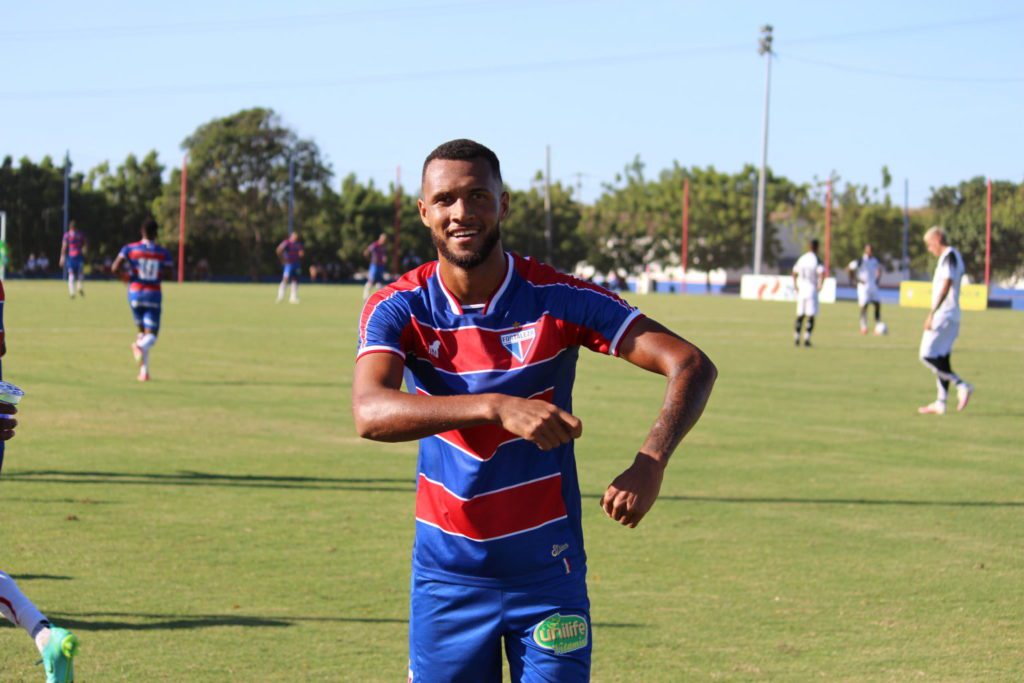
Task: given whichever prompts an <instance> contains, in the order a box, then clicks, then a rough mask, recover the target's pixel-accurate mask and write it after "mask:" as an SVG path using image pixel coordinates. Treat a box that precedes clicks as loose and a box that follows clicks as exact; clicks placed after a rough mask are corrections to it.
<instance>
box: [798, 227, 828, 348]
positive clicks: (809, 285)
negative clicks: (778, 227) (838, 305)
mask: <svg viewBox="0 0 1024 683" xmlns="http://www.w3.org/2000/svg"><path fill="white" fill-rule="evenodd" d="M824 284H825V266H823V265H821V260H819V259H818V240H811V241H810V242H808V243H807V251H806V252H804V254H803V256H801V257H800V258H798V259H797V260H796V263H794V264H793V287H794V288H796V331H795V332H793V346H800V329H801V328H802V327H803V324H804V318H805V317H806V318H807V333H806V334H805V335H804V346H810V345H811V332H813V331H814V316H816V315H818V292H820V291H821V288H822V286H823V285H824Z"/></svg>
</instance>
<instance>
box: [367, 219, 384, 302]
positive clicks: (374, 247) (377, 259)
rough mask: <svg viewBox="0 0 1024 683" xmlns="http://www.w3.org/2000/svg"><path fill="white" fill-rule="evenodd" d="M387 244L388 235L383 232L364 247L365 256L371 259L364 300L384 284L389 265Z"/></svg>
mask: <svg viewBox="0 0 1024 683" xmlns="http://www.w3.org/2000/svg"><path fill="white" fill-rule="evenodd" d="M387 245H388V236H387V235H385V234H384V233H381V234H380V237H378V238H377V239H376V240H374V241H373V242H370V244H369V246H367V247H366V249H363V256H366V257H368V258H369V259H370V270H369V272H368V273H367V275H366V284H365V285H363V301H366V300H367V299H369V298H370V295H371V294H373V293H374V292H376V291H377V290H378V289H380V288H381V287H383V286H384V274H385V271H386V270H387V267H388V246H387Z"/></svg>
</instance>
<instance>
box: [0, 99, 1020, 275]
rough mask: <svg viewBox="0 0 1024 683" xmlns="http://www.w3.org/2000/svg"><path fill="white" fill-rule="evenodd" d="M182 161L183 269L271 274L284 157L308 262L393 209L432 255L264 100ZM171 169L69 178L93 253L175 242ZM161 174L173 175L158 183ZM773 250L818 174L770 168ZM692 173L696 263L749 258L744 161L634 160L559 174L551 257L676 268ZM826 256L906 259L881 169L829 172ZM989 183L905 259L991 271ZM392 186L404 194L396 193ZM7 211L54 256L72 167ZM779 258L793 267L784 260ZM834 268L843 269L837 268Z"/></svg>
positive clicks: (534, 195) (898, 217) (408, 201)
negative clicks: (149, 231) (593, 193)
mask: <svg viewBox="0 0 1024 683" xmlns="http://www.w3.org/2000/svg"><path fill="white" fill-rule="evenodd" d="M182 148H183V149H184V150H185V151H187V153H188V158H189V162H188V169H187V181H188V189H187V199H186V206H187V209H186V210H187V213H186V216H187V218H186V224H187V232H188V236H187V241H188V245H187V254H188V256H187V264H186V266H187V268H188V270H189V272H191V271H192V269H193V268H194V266H195V265H196V264H197V263H198V261H199V260H200V259H202V260H204V262H205V263H204V265H205V266H206V267H208V268H209V269H210V270H211V271H212V272H213V273H215V274H216V275H225V276H235V277H239V276H240V277H249V278H253V279H257V278H260V277H263V276H267V275H271V274H273V273H276V272H277V270H278V264H277V259H276V258H275V254H274V249H275V247H276V245H277V244H278V242H280V240H282V239H283V238H284V237H285V235H286V234H287V229H288V202H289V166H292V167H293V169H294V186H295V196H294V221H295V225H296V227H297V229H298V230H299V233H300V235H301V237H302V240H303V242H304V244H305V247H306V254H307V255H306V262H307V263H319V264H321V265H324V266H330V267H331V268H332V271H333V272H334V273H335V274H336V276H337V277H340V278H347V277H351V276H353V275H354V274H356V273H357V272H358V271H360V270H362V269H363V268H365V265H366V262H365V258H364V257H363V249H364V248H365V247H366V245H367V244H369V243H370V242H371V241H373V240H374V239H375V238H376V237H377V236H378V235H379V234H380V233H382V232H386V233H389V234H390V233H392V232H393V229H394V228H393V226H394V224H395V216H396V211H397V213H398V221H399V227H400V244H399V245H398V250H399V253H400V254H401V255H402V261H403V262H404V263H414V262H418V261H424V260H429V259H432V258H434V252H433V249H432V246H431V242H430V238H429V235H428V233H427V231H426V229H425V228H424V227H423V226H422V224H421V223H420V220H419V214H418V212H417V209H416V197H415V196H414V195H411V194H409V193H403V192H402V191H401V188H396V187H395V186H394V185H389V186H388V187H387V188H381V187H377V186H375V184H374V183H373V181H372V180H371V181H368V182H361V181H360V180H359V179H358V178H357V177H356V176H355V175H352V174H350V175H347V176H345V177H344V178H341V179H340V182H335V177H334V173H333V172H332V170H331V168H330V167H329V166H328V165H327V163H326V162H325V161H324V159H323V157H322V155H321V153H320V150H319V148H318V147H317V145H316V143H315V142H313V141H312V140H310V139H306V138H302V137H300V136H299V135H298V134H297V133H296V132H295V131H293V130H291V129H289V128H288V127H287V126H285V125H284V124H283V123H282V122H281V119H280V117H279V116H278V115H277V114H276V113H275V112H274V111H273V110H270V109H264V108H253V109H247V110H243V111H240V112H237V113H235V114H232V115H230V116H226V117H223V118H218V119H214V120H212V121H209V122H207V123H205V124H203V125H201V126H199V127H198V128H197V129H196V130H195V131H194V132H193V133H192V134H191V135H189V136H188V137H187V138H186V139H185V140H184V141H183V142H182ZM166 170H167V169H166V168H165V167H164V165H163V164H162V163H161V162H160V160H159V159H158V158H157V154H156V153H155V152H149V153H148V154H146V155H145V156H144V157H142V158H141V159H140V158H138V157H136V156H135V155H133V154H132V155H129V156H128V157H127V158H126V159H125V160H124V162H123V163H122V164H120V165H119V166H117V167H116V168H112V167H111V165H110V164H109V163H107V162H103V163H101V164H99V165H98V166H96V167H95V168H92V169H90V170H88V171H87V172H82V171H76V172H74V173H73V174H72V175H71V177H70V216H71V218H73V219H75V220H76V224H77V226H78V228H79V229H80V230H82V231H83V232H84V233H85V235H86V238H87V241H88V252H87V262H89V263H90V264H93V266H94V267H95V266H96V265H97V264H101V263H103V262H104V261H109V260H111V259H113V257H114V256H115V255H116V253H117V250H118V249H119V248H120V247H121V245H123V244H124V243H125V242H128V241H131V240H134V239H137V237H138V226H139V224H140V223H141V221H142V220H143V218H145V217H146V216H147V215H153V216H155V217H156V218H157V220H158V221H159V223H160V226H161V241H162V242H163V243H164V244H165V245H166V246H168V247H169V248H171V249H172V251H173V250H174V249H176V247H177V243H178V232H179V231H178V228H179V225H178V224H179V200H180V188H181V172H182V171H181V169H180V168H172V169H171V170H170V173H169V174H165V171H166ZM165 175H166V176H167V179H166V181H165V180H164V178H165ZM767 180H768V182H767V200H766V206H767V213H768V220H767V221H766V226H765V232H766V234H765V241H764V245H765V248H764V258H765V264H766V265H767V266H768V267H771V266H772V265H775V264H778V263H779V257H780V241H781V237H782V236H783V235H784V234H785V233H786V232H788V233H789V236H790V237H791V238H792V239H804V238H809V237H812V236H816V237H821V236H822V235H823V232H824V226H825V209H824V199H825V187H826V183H825V181H824V180H823V179H820V178H815V179H813V180H812V181H811V182H804V183H798V182H795V181H793V180H790V179H788V178H786V177H784V176H780V175H775V174H772V173H769V176H768V179H767ZM542 181H543V177H542V176H541V175H540V173H539V172H538V174H537V177H536V182H533V183H531V187H530V188H528V189H515V188H507V189H508V191H509V193H510V194H511V195H512V201H511V207H512V209H511V213H510V215H509V216H508V218H507V219H506V220H505V221H504V222H503V223H502V236H503V242H504V244H505V246H506V247H507V248H509V249H512V250H515V251H518V252H520V253H523V254H527V255H532V256H534V257H537V258H541V259H546V258H547V256H548V254H547V251H548V247H547V240H546V235H545V229H544V226H545V202H544V187H543V182H542ZM687 181H688V182H689V188H690V190H689V192H690V195H689V239H688V261H689V264H688V265H689V267H690V269H695V270H701V271H707V270H713V269H715V268H725V269H742V268H744V267H748V266H749V264H750V263H751V260H752V255H753V243H754V238H753V226H754V215H755V195H756V186H757V173H756V169H755V168H754V167H753V166H751V165H746V166H744V167H743V168H741V169H739V170H738V171H735V172H731V173H730V172H726V171H720V170H717V169H715V168H714V167H712V166H708V167H697V166H691V167H684V166H681V165H679V164H678V163H674V164H673V166H672V167H671V168H668V169H663V170H661V171H659V172H658V173H657V174H654V175H652V174H649V173H648V171H647V168H646V166H645V165H644V163H643V162H642V161H641V159H640V158H639V157H637V158H635V159H633V160H632V161H631V162H629V163H628V164H626V165H625V166H624V168H623V171H622V172H621V173H620V174H619V175H618V176H617V177H616V178H615V180H614V182H612V183H607V184H605V185H604V186H603V187H602V190H601V193H600V195H599V196H598V198H597V199H596V200H595V201H594V202H593V203H592V204H584V203H582V202H581V201H579V198H578V197H577V196H575V193H574V191H573V189H572V187H571V186H567V185H564V184H563V183H561V182H555V183H553V184H552V185H551V214H552V245H551V260H552V261H553V262H554V264H555V265H556V266H557V267H559V268H562V269H563V270H572V269H573V268H574V267H575V266H576V265H577V264H579V263H581V262H586V263H589V264H591V265H593V266H594V267H595V268H596V269H597V270H598V271H600V272H607V271H610V270H613V269H614V270H618V271H620V272H627V273H632V272H637V271H639V270H642V269H643V268H644V266H645V265H646V264H649V263H652V262H659V263H662V264H663V265H665V266H672V265H678V264H679V262H680V258H681V256H680V251H681V242H682V235H681V224H682V212H683V202H682V188H683V184H684V182H687ZM832 183H833V187H834V197H833V209H832V215H831V222H832V223H831V224H832V263H833V264H834V265H835V266H838V268H841V267H842V266H843V264H845V263H847V262H848V261H850V260H852V259H854V258H856V257H857V256H858V255H859V254H860V252H861V249H862V247H863V245H864V243H866V242H870V243H871V244H872V245H874V247H875V253H876V255H878V256H879V258H880V259H881V260H882V261H883V262H884V263H885V264H886V265H887V266H888V267H889V268H891V269H894V270H895V269H898V268H899V267H900V260H901V255H902V234H903V229H904V220H905V216H904V211H903V208H902V207H900V206H899V205H898V204H897V203H894V202H893V201H892V199H891V197H890V188H891V176H890V175H889V172H888V170H887V169H885V168H884V167H883V169H882V173H881V178H880V182H879V184H878V185H877V186H868V185H861V184H856V183H849V182H845V183H844V182H843V181H842V180H841V179H840V178H836V177H833V179H832ZM986 191H987V188H986V182H985V180H984V179H983V178H980V177H979V178H972V179H970V180H965V181H963V182H961V183H959V184H958V185H956V186H943V187H939V188H932V191H931V194H930V197H929V200H928V204H927V206H926V207H923V208H918V209H914V210H912V211H911V212H910V213H909V233H910V239H909V247H910V254H909V256H910V260H911V267H912V270H913V271H915V272H924V271H927V270H928V263H929V262H928V255H927V253H926V252H925V250H924V248H923V246H922V245H921V236H922V235H923V233H924V231H925V230H926V229H927V228H928V227H929V226H931V225H934V224H939V225H942V226H943V227H945V228H946V230H947V231H948V232H949V233H950V236H951V241H952V242H953V244H955V245H956V246H958V247H959V248H960V250H961V251H962V252H963V254H964V257H965V260H966V262H967V270H968V273H969V274H970V276H971V277H972V278H973V279H974V280H981V279H982V278H983V277H984V258H985V202H986ZM396 195H397V196H396ZM992 203H993V222H992V224H993V230H992V232H993V238H992V239H993V252H994V258H993V271H992V277H993V280H999V279H1005V278H1011V277H1016V278H1020V277H1024V270H1022V269H1024V263H1022V261H1024V259H1022V254H1024V184H1022V183H1013V182H1010V181H998V182H995V183H993V198H992ZM0 211H6V213H7V219H8V235H7V244H8V246H9V260H10V268H12V269H14V270H19V269H20V268H22V267H23V266H24V264H25V262H26V260H27V258H28V257H29V255H30V254H36V255H38V254H44V253H45V254H46V255H47V256H48V257H49V258H50V259H51V261H54V262H55V261H56V256H57V252H58V251H59V249H60V243H61V235H62V232H63V211H64V208H63V166H62V164H60V163H55V162H54V161H53V160H52V159H51V158H50V157H45V158H43V159H42V160H41V161H40V162H38V163H36V162H33V161H31V160H29V159H21V160H20V161H19V162H18V164H17V165H15V164H14V162H13V160H12V159H11V157H10V156H7V157H5V158H4V160H3V164H2V165H0ZM782 265H783V267H785V266H786V265H787V264H782ZM838 268H837V269H838Z"/></svg>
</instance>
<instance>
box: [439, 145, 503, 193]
mask: <svg viewBox="0 0 1024 683" xmlns="http://www.w3.org/2000/svg"><path fill="white" fill-rule="evenodd" d="M434 159H443V160H446V161H468V160H470V159H484V160H485V161H487V163H488V165H490V167H491V171H492V172H493V173H494V178H495V179H496V180H497V181H498V183H501V163H500V162H499V161H498V155H497V154H495V153H494V152H492V151H491V150H490V149H489V148H487V147H485V146H483V145H481V144H480V143H479V142H476V141H474V140H467V139H466V138H459V139H458V140H449V141H448V142H444V143H442V144H440V145H438V146H437V148H435V149H434V151H433V152H431V153H430V154H428V155H427V158H426V159H425V160H424V162H423V173H422V175H421V176H420V178H421V180H422V177H423V176H425V175H426V174H427V166H428V165H429V164H430V162H431V161H433V160H434Z"/></svg>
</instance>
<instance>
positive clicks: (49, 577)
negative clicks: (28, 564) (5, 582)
mask: <svg viewBox="0 0 1024 683" xmlns="http://www.w3.org/2000/svg"><path fill="white" fill-rule="evenodd" d="M11 578H12V579H14V580H15V581H74V580H75V577H73V576H61V575H60V574H11Z"/></svg>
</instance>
